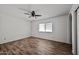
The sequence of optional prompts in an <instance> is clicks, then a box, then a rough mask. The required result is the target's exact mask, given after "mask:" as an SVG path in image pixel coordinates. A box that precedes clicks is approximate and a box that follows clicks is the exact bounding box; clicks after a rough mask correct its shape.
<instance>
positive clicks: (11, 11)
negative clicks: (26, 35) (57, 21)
mask: <svg viewBox="0 0 79 59" xmlns="http://www.w3.org/2000/svg"><path fill="white" fill-rule="evenodd" d="M71 7H72V4H7V5H0V9H1V10H0V12H3V13H6V14H8V15H12V16H14V17H18V18H21V19H27V20H34V18H28V16H27V15H25V14H24V13H25V12H26V13H27V11H23V10H20V9H19V8H23V9H26V10H28V11H33V10H34V11H35V12H36V14H40V15H42V16H41V17H37V19H36V20H42V19H46V18H49V17H56V16H60V15H67V14H68V13H69V11H70V9H71Z"/></svg>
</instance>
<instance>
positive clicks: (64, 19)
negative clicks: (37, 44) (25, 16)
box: [32, 15, 70, 43]
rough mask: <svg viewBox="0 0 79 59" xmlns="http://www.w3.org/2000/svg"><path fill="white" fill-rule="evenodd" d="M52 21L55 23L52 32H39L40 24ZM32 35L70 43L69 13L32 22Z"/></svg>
mask: <svg viewBox="0 0 79 59" xmlns="http://www.w3.org/2000/svg"><path fill="white" fill-rule="evenodd" d="M45 22H51V23H52V24H53V29H52V30H53V32H52V33H42V32H39V31H38V29H39V24H40V23H45ZM32 36H35V37H39V38H44V39H49V40H54V41H59V42H64V43H70V37H69V18H68V16H67V15H63V16H59V17H55V18H51V19H47V20H38V21H33V22H32Z"/></svg>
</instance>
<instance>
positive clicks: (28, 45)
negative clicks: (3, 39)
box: [0, 37, 72, 55]
mask: <svg viewBox="0 0 79 59" xmlns="http://www.w3.org/2000/svg"><path fill="white" fill-rule="evenodd" d="M0 55H72V46H71V44H66V43H61V42H56V41H52V40H47V39H41V38H36V37H29V38H24V39H21V40H17V41H13V42H9V43H4V44H0Z"/></svg>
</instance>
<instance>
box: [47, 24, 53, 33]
mask: <svg viewBox="0 0 79 59" xmlns="http://www.w3.org/2000/svg"><path fill="white" fill-rule="evenodd" d="M46 32H52V23H46Z"/></svg>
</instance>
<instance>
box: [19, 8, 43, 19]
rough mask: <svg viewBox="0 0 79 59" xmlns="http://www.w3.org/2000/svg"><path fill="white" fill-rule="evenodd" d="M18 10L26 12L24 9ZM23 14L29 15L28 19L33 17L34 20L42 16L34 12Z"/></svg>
mask: <svg viewBox="0 0 79 59" xmlns="http://www.w3.org/2000/svg"><path fill="white" fill-rule="evenodd" d="M19 9H20V10H24V11H27V10H26V9H22V8H19ZM24 14H25V15H29V18H31V17H34V18H35V19H36V18H37V17H40V16H42V15H38V14H36V13H35V11H27V13H24Z"/></svg>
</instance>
